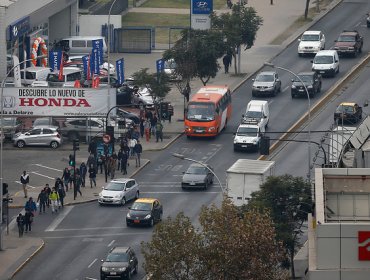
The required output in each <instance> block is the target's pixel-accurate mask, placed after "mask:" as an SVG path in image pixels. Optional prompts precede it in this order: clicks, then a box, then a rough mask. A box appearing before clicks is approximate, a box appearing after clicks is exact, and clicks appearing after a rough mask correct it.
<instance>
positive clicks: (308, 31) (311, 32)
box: [303, 30, 321, 35]
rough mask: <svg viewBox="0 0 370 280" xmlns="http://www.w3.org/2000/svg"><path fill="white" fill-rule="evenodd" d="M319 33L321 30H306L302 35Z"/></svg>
mask: <svg viewBox="0 0 370 280" xmlns="http://www.w3.org/2000/svg"><path fill="white" fill-rule="evenodd" d="M320 33H321V31H317V30H307V31H305V32H303V34H304V35H319V34H320Z"/></svg>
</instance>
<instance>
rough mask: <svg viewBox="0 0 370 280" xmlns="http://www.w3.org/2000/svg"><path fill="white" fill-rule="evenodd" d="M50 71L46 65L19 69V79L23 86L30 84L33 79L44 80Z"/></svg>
mask: <svg viewBox="0 0 370 280" xmlns="http://www.w3.org/2000/svg"><path fill="white" fill-rule="evenodd" d="M50 72H51V69H50V68H48V67H41V66H33V67H27V68H26V69H22V70H21V81H22V84H23V85H25V86H30V85H31V84H32V83H33V82H34V81H46V77H47V76H48V74H49V73H50Z"/></svg>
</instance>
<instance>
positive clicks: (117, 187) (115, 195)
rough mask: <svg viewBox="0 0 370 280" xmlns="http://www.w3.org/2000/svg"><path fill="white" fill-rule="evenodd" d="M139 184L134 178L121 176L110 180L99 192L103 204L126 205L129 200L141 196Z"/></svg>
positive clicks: (100, 203)
mask: <svg viewBox="0 0 370 280" xmlns="http://www.w3.org/2000/svg"><path fill="white" fill-rule="evenodd" d="M139 194H140V192H139V185H138V183H137V182H136V181H135V180H134V179H130V178H120V179H114V180H112V181H110V182H109V183H108V184H107V185H106V186H104V187H103V190H102V191H101V192H100V193H99V198H98V202H99V205H102V204H113V205H122V206H123V205H125V204H126V202H127V201H129V200H133V199H137V198H139Z"/></svg>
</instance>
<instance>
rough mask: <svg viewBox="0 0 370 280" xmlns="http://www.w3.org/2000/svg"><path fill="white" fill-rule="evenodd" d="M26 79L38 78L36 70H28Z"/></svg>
mask: <svg viewBox="0 0 370 280" xmlns="http://www.w3.org/2000/svg"><path fill="white" fill-rule="evenodd" d="M26 79H27V80H35V79H36V72H28V71H27V72H26Z"/></svg>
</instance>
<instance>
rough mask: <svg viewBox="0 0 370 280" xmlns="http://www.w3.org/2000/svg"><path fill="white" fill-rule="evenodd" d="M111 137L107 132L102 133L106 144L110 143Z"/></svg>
mask: <svg viewBox="0 0 370 280" xmlns="http://www.w3.org/2000/svg"><path fill="white" fill-rule="evenodd" d="M111 139H112V138H111V137H110V135H109V134H104V135H103V142H104V143H106V144H108V143H110V140H111Z"/></svg>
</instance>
